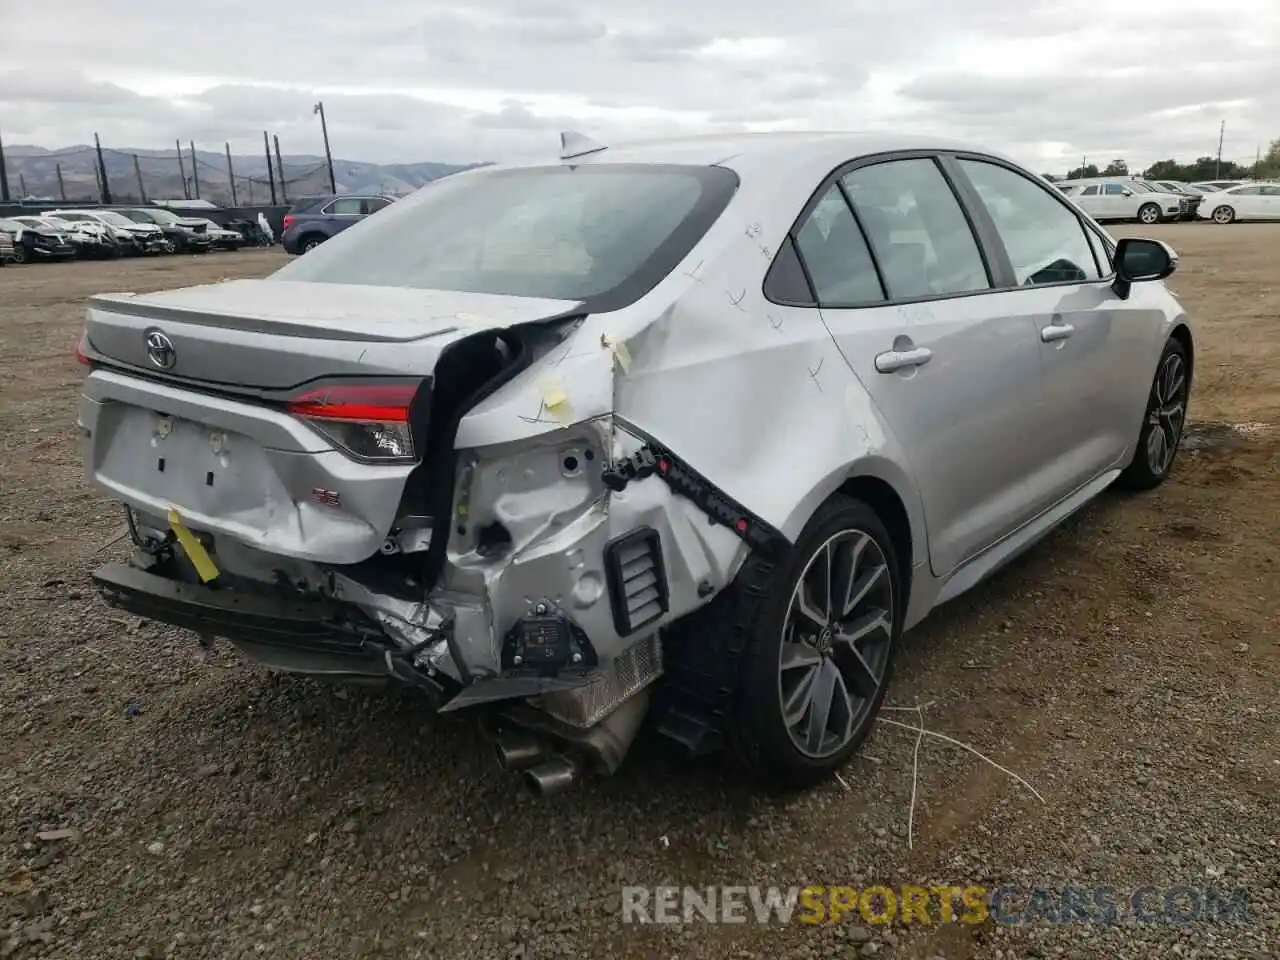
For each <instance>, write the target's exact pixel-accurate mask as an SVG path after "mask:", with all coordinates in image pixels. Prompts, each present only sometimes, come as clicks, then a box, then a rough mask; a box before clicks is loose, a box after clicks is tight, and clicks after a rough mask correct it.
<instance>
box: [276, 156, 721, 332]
mask: <svg viewBox="0 0 1280 960" xmlns="http://www.w3.org/2000/svg"><path fill="white" fill-rule="evenodd" d="M737 186H738V177H737V174H735V173H734V172H733V171H731V170H729V169H727V168H725V167H712V166H686V165H675V164H644V163H587V164H582V165H580V166H568V165H556V166H544V167H518V168H508V169H494V170H479V171H474V172H467V173H464V174H458V175H455V176H449V177H444V178H442V179H440V180H437V181H435V182H433V183H431V184H428V185H427V186H426V187H423V188H422V189H421V190H419V191H418V192H417V193H415V194H414V195H413V196H411V197H407V198H406V199H404V200H400V201H398V202H396V203H393V204H390V205H389V206H387V208H386V209H385V210H382V211H381V212H380V213H379V215H378V216H376V217H368V218H366V219H364V220H362V221H361V222H359V223H357V224H355V225H353V226H352V227H351V228H350V229H347V230H343V231H341V232H340V233H339V234H337V235H336V236H335V237H334V238H333V239H331V240H328V241H326V242H325V243H324V244H322V245H320V246H319V247H317V248H316V249H314V250H312V251H311V252H310V253H308V254H307V255H306V256H305V257H299V258H298V259H297V260H295V261H293V262H292V263H290V264H289V265H288V266H286V267H284V268H282V269H281V270H279V271H277V272H276V273H275V274H273V275H272V277H273V278H274V279H279V280H290V281H295V280H302V281H310V282H316V283H353V284H369V285H374V286H393V287H416V288H425V289H436V290H455V291H460V292H468V293H493V294H507V295H510V296H519V297H549V298H553V299H560V300H574V301H586V302H587V304H588V309H591V310H595V311H602V310H608V309H618V308H619V307H621V306H625V305H627V304H628V303H631V302H633V301H634V300H637V299H639V298H640V297H642V296H643V295H644V294H645V293H647V292H648V291H649V290H650V289H652V287H653V286H654V285H655V284H657V282H658V281H659V280H661V279H662V278H663V277H665V276H666V275H667V274H668V273H669V272H670V271H671V270H672V269H673V268H674V267H675V266H676V265H677V264H678V263H679V262H680V260H681V259H683V258H684V256H685V255H686V254H687V253H688V252H689V251H690V250H691V249H693V246H694V244H696V243H697V242H698V241H699V240H700V239H702V235H703V234H704V233H705V232H706V231H707V229H708V228H709V227H710V226H711V224H712V223H714V222H715V220H716V218H718V217H719V216H720V214H721V212H722V211H723V210H724V208H725V207H726V206H727V205H728V203H729V201H730V200H731V199H732V198H733V194H734V192H735V191H736V190H737Z"/></svg>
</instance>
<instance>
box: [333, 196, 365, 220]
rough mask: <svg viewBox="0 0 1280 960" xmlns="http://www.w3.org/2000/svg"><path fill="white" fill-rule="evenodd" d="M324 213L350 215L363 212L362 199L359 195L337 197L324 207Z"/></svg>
mask: <svg viewBox="0 0 1280 960" xmlns="http://www.w3.org/2000/svg"><path fill="white" fill-rule="evenodd" d="M324 212H325V213H327V214H330V215H331V216H338V217H341V216H351V215H352V214H361V213H363V212H364V200H362V199H361V198H360V197H339V198H338V199H337V200H335V201H333V203H331V204H329V206H327V207H325V211H324Z"/></svg>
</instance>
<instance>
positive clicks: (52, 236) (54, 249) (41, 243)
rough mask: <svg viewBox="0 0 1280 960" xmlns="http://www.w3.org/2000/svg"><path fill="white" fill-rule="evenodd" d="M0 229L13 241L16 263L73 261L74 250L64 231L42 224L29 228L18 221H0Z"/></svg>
mask: <svg viewBox="0 0 1280 960" xmlns="http://www.w3.org/2000/svg"><path fill="white" fill-rule="evenodd" d="M0 224H2V225H3V226H0V229H3V230H4V232H5V233H7V234H8V235H9V239H10V240H12V241H13V254H12V256H13V259H14V260H15V261H16V262H18V263H31V262H34V261H36V260H73V259H75V256H76V248H75V247H74V246H73V245H72V243H71V241H70V240H69V239H68V237H67V234H66V231H64V230H60V229H58V228H57V227H51V226H48V225H44V224H42V225H41V226H39V227H31V226H28V225H27V224H25V223H22V222H21V221H18V220H12V219H5V220H0Z"/></svg>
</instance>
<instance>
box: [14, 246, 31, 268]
mask: <svg viewBox="0 0 1280 960" xmlns="http://www.w3.org/2000/svg"><path fill="white" fill-rule="evenodd" d="M29 259H30V258H29V257H28V256H27V248H26V247H25V246H23V245H22V244H21V243H15V244H14V245H13V262H14V263H26V262H27V261H28V260H29Z"/></svg>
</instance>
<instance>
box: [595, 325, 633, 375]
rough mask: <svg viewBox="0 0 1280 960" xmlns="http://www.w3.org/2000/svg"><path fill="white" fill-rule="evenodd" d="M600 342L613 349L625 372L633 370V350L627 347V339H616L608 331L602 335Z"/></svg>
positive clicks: (619, 364) (615, 357)
mask: <svg viewBox="0 0 1280 960" xmlns="http://www.w3.org/2000/svg"><path fill="white" fill-rule="evenodd" d="M600 343H601V345H603V346H605V347H608V348H609V349H610V350H612V351H613V356H614V359H616V360H617V361H618V366H620V367H621V368H622V372H623V373H630V372H631V351H630V350H628V349H627V344H626V341H625V340H615V339H614V338H613V337H611V336H609V334H607V333H606V334H603V335H601V337H600Z"/></svg>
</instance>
